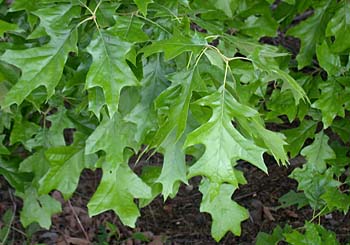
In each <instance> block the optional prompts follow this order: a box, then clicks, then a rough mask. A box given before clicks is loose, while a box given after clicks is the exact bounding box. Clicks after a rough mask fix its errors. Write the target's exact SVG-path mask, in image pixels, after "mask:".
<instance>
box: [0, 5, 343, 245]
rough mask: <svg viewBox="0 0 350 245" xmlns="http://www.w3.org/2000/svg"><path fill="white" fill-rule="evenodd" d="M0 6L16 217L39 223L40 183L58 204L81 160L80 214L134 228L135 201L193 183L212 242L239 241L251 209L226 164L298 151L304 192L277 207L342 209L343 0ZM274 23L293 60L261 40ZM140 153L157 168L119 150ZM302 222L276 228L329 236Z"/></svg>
mask: <svg viewBox="0 0 350 245" xmlns="http://www.w3.org/2000/svg"><path fill="white" fill-rule="evenodd" d="M0 4H1V5H0V38H1V40H0V105H1V110H0V139H1V141H0V174H1V175H2V176H3V177H4V178H5V179H6V180H7V181H8V183H9V184H10V185H11V186H12V187H13V188H14V189H15V190H16V195H17V196H19V197H21V198H23V200H24V203H23V204H24V206H23V209H22V211H21V221H22V223H23V225H24V226H28V225H29V224H30V223H32V222H37V223H39V224H40V225H41V226H42V227H45V228H49V227H50V225H51V219H50V216H51V215H52V214H55V213H57V212H60V210H61V207H60V204H59V202H57V201H56V200H55V199H53V198H52V197H51V196H50V192H51V191H52V190H59V191H60V192H61V193H62V194H63V196H64V198H65V199H69V198H70V197H71V196H72V194H73V193H74V191H75V189H76V187H77V184H78V181H79V176H80V174H81V172H82V171H83V170H84V169H92V170H95V169H97V168H101V169H102V171H103V177H102V180H101V183H100V185H99V186H98V189H97V190H96V192H95V194H94V195H93V197H92V198H91V200H90V202H89V204H88V208H89V214H90V215H91V216H93V215H97V214H99V213H101V212H104V211H107V210H113V211H114V212H115V213H116V214H117V215H118V216H119V218H120V219H121V220H122V222H123V223H124V224H126V225H128V226H131V227H134V225H135V222H136V220H137V218H138V216H139V215H140V212H139V208H140V207H143V206H145V205H147V204H148V203H149V202H151V201H152V200H153V199H154V198H155V197H156V196H158V195H159V194H161V195H163V197H164V199H166V198H168V197H174V196H175V195H176V193H177V191H178V189H179V186H180V184H182V183H184V184H186V183H187V181H188V180H189V179H190V178H192V177H194V176H201V177H202V182H201V184H200V188H199V189H200V191H201V193H202V194H203V200H202V203H201V208H200V209H201V211H202V212H207V213H209V214H210V215H211V217H212V219H213V225H212V235H213V237H214V238H215V239H216V240H217V241H219V240H220V239H221V238H222V237H223V236H224V235H225V234H226V232H228V231H231V232H233V233H234V234H235V235H240V233H241V228H240V223H241V222H242V221H244V220H246V219H247V218H248V217H249V215H248V212H247V210H246V209H245V208H243V207H242V206H240V205H239V204H238V203H236V202H235V201H234V200H232V198H231V196H232V194H233V192H234V191H235V190H236V189H237V188H239V185H242V184H245V183H246V180H245V178H244V175H243V173H242V172H241V171H240V170H239V168H236V166H237V164H238V160H244V161H246V163H245V164H248V163H250V164H252V165H254V166H256V167H257V168H259V169H261V170H262V171H264V172H266V173H267V172H268V169H267V167H266V165H265V163H264V160H263V154H270V155H272V156H273V157H274V158H275V159H276V162H277V163H279V164H281V165H286V164H288V154H289V157H294V156H296V155H298V154H301V155H302V156H304V157H305V159H306V164H304V165H303V167H302V168H297V169H295V170H294V171H293V173H292V174H291V177H292V178H294V179H295V180H297V181H298V183H299V185H298V190H299V191H303V194H301V195H304V196H300V195H299V196H298V200H297V201H294V202H293V200H292V201H291V197H293V194H292V195H289V196H288V198H289V199H288V198H287V199H286V198H285V199H284V200H286V202H287V203H291V204H298V205H305V204H306V203H307V204H309V205H311V207H312V208H313V209H314V210H315V213H318V214H317V215H316V216H315V217H314V218H316V217H318V216H320V215H323V214H326V213H328V212H332V211H333V210H336V209H337V210H341V211H343V212H344V213H346V212H348V210H349V206H350V204H349V203H350V195H349V194H348V191H349V189H348V186H349V184H350V178H349V175H348V174H346V173H347V172H346V171H347V169H348V163H349V158H348V152H349V150H348V148H347V147H346V145H347V144H348V143H349V141H350V130H349V129H348V124H349V121H350V116H349V109H350V103H349V100H348V99H347V98H349V96H350V84H349V76H350V73H349V67H350V60H349V49H350V41H349V39H348V38H347V37H346V33H348V31H349V29H350V21H349V20H350V16H349V15H350V12H349V8H350V2H349V1H348V0H341V1H332V0H322V1H313V0H308V1H286V0H285V1H282V2H280V3H279V4H277V5H276V4H275V3H274V1H272V0H266V1H251V0H243V1H235V0H231V1H225V0H220V1H199V0H193V1H187V0H180V1H174V0H171V1H157V0H153V1H152V0H148V1H138V0H134V1H132V0H125V1H119V0H112V1H103V0H101V1H97V0H85V1H83V0H82V1H80V0H73V1H65V0H56V1H51V0H39V1H24V0H16V1H0ZM271 5H272V7H271ZM306 10H309V12H306V13H311V16H307V15H306V14H305V11H306ZM303 14H304V15H306V18H305V20H301V21H299V22H293V20H294V19H295V17H296V16H300V15H303ZM279 32H285V33H286V35H289V36H293V37H294V38H298V39H299V40H300V45H301V46H300V50H299V53H298V54H297V56H296V58H295V57H293V56H292V55H290V51H292V52H295V51H296V50H297V47H294V48H293V47H292V48H291V49H292V50H288V49H286V48H284V47H282V46H272V45H268V44H266V42H265V43H264V42H262V40H264V38H266V37H270V39H271V40H273V37H277V36H280V35H279V34H278V33H279ZM281 43H282V42H281ZM292 122H294V123H293V124H292V125H296V126H295V127H294V128H289V129H286V130H281V129H282V127H280V124H283V123H284V124H286V123H292ZM266 124H269V125H275V126H274V128H277V129H278V130H274V131H272V130H268V129H267V127H266ZM67 132H71V133H70V134H67ZM72 132H74V133H72ZM72 137H73V140H68V138H72ZM330 137H331V139H332V140H331V141H330V140H329V139H330ZM335 139H336V140H335ZM308 140H309V141H311V143H307V142H308ZM150 150H152V152H153V153H155V152H158V153H161V154H163V155H164V163H163V164H162V165H161V166H158V165H157V166H152V167H151V168H150V167H144V169H143V171H142V174H137V173H136V172H135V171H134V169H133V166H132V165H129V164H128V163H129V159H130V157H131V156H132V155H135V154H138V155H139V157H141V155H142V154H143V153H145V152H147V151H150ZM186 155H190V156H192V157H193V161H191V162H189V161H186ZM299 194H300V193H299ZM135 199H138V200H139V201H138V202H135ZM282 200H283V199H282ZM300 200H301V201H300ZM137 203H138V204H139V205H137ZM301 203H302V204H301ZM316 211H318V212H316ZM305 229H306V232H305V234H301V233H299V232H298V231H293V232H290V233H288V234H287V235H284V237H285V239H286V241H289V242H291V243H293V242H292V241H295V240H298V239H302V237H304V236H305V237H309V235H308V234H309V233H311V232H313V231H315V232H318V234H319V239H321V240H319V241H317V242H316V243H318V242H321V241H323V240H322V239H328V238H329V237H332V238H333V235H329V236H328V234H329V233H327V232H326V231H324V230H323V228H321V227H320V226H316V225H313V224H312V223H306V224H305ZM277 233H281V232H277ZM277 233H276V234H277ZM276 234H275V235H276ZM276 236H277V235H276ZM316 238H317V236H315V237H313V239H316ZM317 239H318V238H317ZM329 239H331V238H329ZM324 241H326V240H324ZM294 244H299V243H294ZM300 244H301V243H300Z"/></svg>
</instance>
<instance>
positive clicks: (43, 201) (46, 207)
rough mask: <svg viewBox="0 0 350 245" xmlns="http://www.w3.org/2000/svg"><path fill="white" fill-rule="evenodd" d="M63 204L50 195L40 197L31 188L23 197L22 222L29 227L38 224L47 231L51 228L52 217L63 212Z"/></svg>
mask: <svg viewBox="0 0 350 245" xmlns="http://www.w3.org/2000/svg"><path fill="white" fill-rule="evenodd" d="M61 211H62V210H61V204H60V203H59V202H58V201H56V200H55V199H53V198H52V197H51V196H49V195H40V196H38V193H37V192H36V190H35V189H34V188H29V189H27V190H26V191H25V193H24V196H23V209H22V211H21V215H20V218H21V222H22V224H23V226H24V227H27V226H28V225H30V224H31V223H33V222H38V223H39V225H40V226H41V227H43V228H45V229H49V228H50V226H51V215H53V214H56V213H59V212H61Z"/></svg>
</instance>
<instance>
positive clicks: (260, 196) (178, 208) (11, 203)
mask: <svg viewBox="0 0 350 245" xmlns="http://www.w3.org/2000/svg"><path fill="white" fill-rule="evenodd" d="M265 160H266V162H267V165H268V167H269V175H266V174H265V173H263V172H262V171H260V170H258V169H256V168H255V167H253V166H251V165H250V164H248V163H241V164H240V165H239V168H240V169H241V170H242V171H243V172H244V174H245V177H246V178H247V180H248V184H246V185H243V186H241V187H240V189H239V190H238V191H236V192H235V194H234V196H233V199H234V200H236V201H237V202H238V203H239V204H240V205H243V206H244V207H246V208H248V209H249V211H250V218H249V219H248V220H247V221H245V222H244V223H242V234H241V236H240V237H237V236H233V235H232V234H229V233H228V234H227V235H226V236H225V237H224V238H223V239H222V240H221V241H220V244H242V245H244V244H254V241H255V238H256V235H257V234H258V232H259V231H264V232H271V231H272V230H273V228H274V227H275V226H276V225H280V226H282V227H283V226H284V225H285V224H289V225H291V226H293V227H300V226H302V225H303V223H304V221H305V220H310V219H311V217H312V210H311V209H310V208H302V209H300V210H298V209H297V208H296V207H288V208H280V209H278V207H279V206H280V205H281V204H280V203H279V202H278V199H279V198H280V197H281V196H282V195H284V194H285V193H287V192H288V191H289V190H296V187H297V183H296V182H295V181H294V180H292V179H289V178H288V175H289V174H290V173H291V171H292V170H293V169H294V168H295V167H298V166H300V165H301V163H302V161H303V159H302V158H300V157H299V158H296V159H294V160H292V161H291V165H290V166H288V167H283V166H278V165H277V164H276V163H275V162H273V160H272V159H271V158H270V157H266V158H265ZM100 177H101V173H100V172H99V171H95V172H92V171H87V170H86V171H84V172H83V173H82V176H81V179H80V183H79V187H78V189H77V191H76V193H75V195H74V196H73V197H72V198H71V200H70V201H64V200H63V199H62V198H61V195H60V193H59V192H57V191H55V192H53V193H52V195H53V196H54V197H55V198H56V199H58V200H60V201H61V202H62V204H63V212H62V213H61V214H58V215H55V216H54V217H53V219H52V228H51V229H50V230H43V229H40V228H39V227H36V226H31V227H30V228H31V229H30V230H28V229H27V230H25V229H23V227H22V226H21V224H20V222H19V217H18V214H19V211H20V208H21V205H22V204H21V200H20V199H18V198H16V197H15V196H14V194H11V193H12V190H11V188H10V187H9V186H8V185H7V183H6V182H5V180H4V179H3V178H2V177H1V176H0V200H1V203H0V217H2V216H3V214H4V212H5V211H6V210H8V209H13V208H14V207H15V206H16V216H15V218H14V220H13V222H12V224H11V227H12V228H11V232H10V235H9V236H8V239H7V241H8V242H9V244H11V243H12V242H13V244H23V243H24V241H26V240H27V241H29V242H31V243H32V244H35V243H46V244H89V242H93V243H94V244H153V245H157V244H215V241H214V240H213V239H212V238H211V236H210V227H211V219H210V215H208V214H205V213H200V212H199V205H200V201H201V193H200V192H199V191H198V183H199V182H200V179H199V178H193V179H192V180H191V181H190V185H188V186H186V185H183V186H181V188H180V191H179V193H178V195H177V196H176V197H175V198H174V199H169V200H167V201H166V202H163V199H162V198H161V197H159V198H157V199H155V200H154V201H153V202H152V203H151V204H150V205H149V206H147V207H145V208H143V209H142V210H141V213H142V216H141V217H140V218H139V220H138V222H137V226H136V228H135V229H131V228H127V227H124V226H122V225H121V223H120V221H119V219H118V218H117V217H116V216H115V215H114V214H113V212H106V213H104V214H101V215H98V216H96V217H93V218H89V217H88V215H87V208H86V204H87V202H88V200H89V198H90V197H91V196H92V194H93V192H94V190H95V189H96V187H97V185H98V183H99V180H100ZM320 222H321V224H322V225H324V226H325V227H326V228H328V229H330V230H332V231H334V232H335V233H336V234H337V238H338V240H339V241H340V242H341V244H346V242H350V237H349V234H350V217H349V215H345V216H344V215H343V214H341V213H337V212H335V213H332V215H328V216H327V219H326V218H322V219H321V220H320ZM0 225H3V224H1V223H0ZM30 233H33V234H32V235H31V234H30ZM84 233H85V234H84Z"/></svg>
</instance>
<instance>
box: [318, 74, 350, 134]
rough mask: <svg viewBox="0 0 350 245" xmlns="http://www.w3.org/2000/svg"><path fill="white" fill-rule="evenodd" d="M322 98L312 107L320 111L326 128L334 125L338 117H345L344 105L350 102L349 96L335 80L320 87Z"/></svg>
mask: <svg viewBox="0 0 350 245" xmlns="http://www.w3.org/2000/svg"><path fill="white" fill-rule="evenodd" d="M319 88H320V89H321V96H320V98H319V99H318V100H316V101H315V102H314V103H313V104H312V105H311V106H312V107H314V108H317V109H320V110H321V112H322V122H323V124H324V128H325V129H326V128H328V127H329V126H331V125H332V122H333V120H334V118H335V117H336V116H341V117H344V116H345V111H344V106H343V105H344V103H345V102H346V101H347V100H348V94H347V93H346V92H345V91H344V89H343V88H342V87H341V85H340V84H339V83H338V82H337V81H336V80H335V79H330V80H328V81H326V82H323V83H321V84H320V85H319Z"/></svg>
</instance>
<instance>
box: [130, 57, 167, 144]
mask: <svg viewBox="0 0 350 245" xmlns="http://www.w3.org/2000/svg"><path fill="white" fill-rule="evenodd" d="M165 69H166V68H165V62H164V60H163V59H162V58H161V57H160V55H157V57H155V58H154V59H152V58H151V59H150V60H149V61H148V63H147V64H145V65H144V73H145V74H144V78H143V79H142V81H141V86H142V87H141V92H140V95H139V97H140V101H139V103H137V104H136V106H135V107H134V108H133V109H132V111H131V112H130V113H129V114H128V115H126V116H125V120H127V121H131V122H133V123H135V124H136V127H137V130H136V131H135V139H136V140H137V141H138V142H142V141H143V140H144V139H145V136H146V134H147V133H149V131H151V130H156V126H157V124H156V122H157V121H156V120H157V118H156V117H157V115H156V111H155V108H154V99H155V98H157V97H158V95H159V94H160V93H161V92H162V91H163V90H164V89H165V88H166V86H167V84H166V81H167V79H166V77H165Z"/></svg>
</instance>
